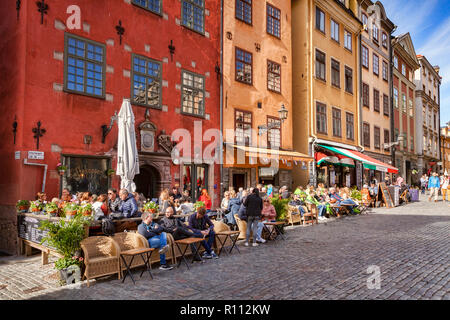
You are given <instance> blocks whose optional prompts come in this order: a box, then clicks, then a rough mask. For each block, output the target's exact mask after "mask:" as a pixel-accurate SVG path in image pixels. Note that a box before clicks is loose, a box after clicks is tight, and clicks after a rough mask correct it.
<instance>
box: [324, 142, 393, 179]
mask: <svg viewBox="0 0 450 320" xmlns="http://www.w3.org/2000/svg"><path fill="white" fill-rule="evenodd" d="M319 146H320V147H322V148H324V149H327V150H330V151H333V152H335V153H337V154H341V155H343V156H346V157H349V158H352V159H354V160H357V161H361V162H362V163H363V166H364V168H366V169H372V170H377V171H381V172H390V173H398V169H397V168H395V167H393V166H390V165H388V164H386V163H383V162H381V161H378V160H377V159H374V158H371V157H369V156H368V155H365V154H362V153H361V152H358V151H353V150H349V149H344V148H339V147H332V146H326V145H323V144H319Z"/></svg>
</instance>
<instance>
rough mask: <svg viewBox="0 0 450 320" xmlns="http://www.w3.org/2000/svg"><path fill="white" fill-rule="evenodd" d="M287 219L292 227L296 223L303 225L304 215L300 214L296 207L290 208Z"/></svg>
mask: <svg viewBox="0 0 450 320" xmlns="http://www.w3.org/2000/svg"><path fill="white" fill-rule="evenodd" d="M286 219H287V222H288V223H289V224H291V225H292V226H293V225H294V223H300V224H301V223H302V215H301V214H300V211H299V210H298V208H297V207H294V206H288V214H287V217H286Z"/></svg>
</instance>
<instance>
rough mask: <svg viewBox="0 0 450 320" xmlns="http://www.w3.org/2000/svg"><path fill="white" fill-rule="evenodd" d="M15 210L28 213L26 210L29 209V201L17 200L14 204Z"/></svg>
mask: <svg viewBox="0 0 450 320" xmlns="http://www.w3.org/2000/svg"><path fill="white" fill-rule="evenodd" d="M16 208H17V211H19V212H20V211H25V212H26V211H28V209H29V208H30V201H28V200H19V201H17V203H16Z"/></svg>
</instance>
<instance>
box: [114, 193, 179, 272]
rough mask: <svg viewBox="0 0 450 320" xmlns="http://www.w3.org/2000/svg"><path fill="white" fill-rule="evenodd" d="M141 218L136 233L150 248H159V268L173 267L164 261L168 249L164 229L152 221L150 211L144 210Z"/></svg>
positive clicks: (168, 268)
mask: <svg viewBox="0 0 450 320" xmlns="http://www.w3.org/2000/svg"><path fill="white" fill-rule="evenodd" d="M121 191H122V190H121ZM141 219H142V223H141V224H140V225H139V226H138V233H139V234H140V235H142V236H144V237H145V239H147V240H148V244H149V245H150V248H159V262H160V267H159V269H161V270H170V269H172V268H173V267H171V266H169V265H167V263H166V252H167V251H169V248H170V246H169V245H168V244H167V235H166V233H165V232H163V230H164V229H163V228H162V227H161V226H159V225H158V224H157V223H155V222H153V214H152V213H150V212H144V213H143V214H142V216H141Z"/></svg>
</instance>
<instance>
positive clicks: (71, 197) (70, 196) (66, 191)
mask: <svg viewBox="0 0 450 320" xmlns="http://www.w3.org/2000/svg"><path fill="white" fill-rule="evenodd" d="M67 198H68V199H69V200H64V201H68V202H70V201H74V200H76V199H77V196H76V195H74V194H71V193H70V190H69V189H68V188H64V189H63V190H62V193H61V199H67Z"/></svg>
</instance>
